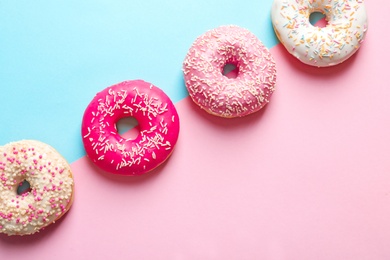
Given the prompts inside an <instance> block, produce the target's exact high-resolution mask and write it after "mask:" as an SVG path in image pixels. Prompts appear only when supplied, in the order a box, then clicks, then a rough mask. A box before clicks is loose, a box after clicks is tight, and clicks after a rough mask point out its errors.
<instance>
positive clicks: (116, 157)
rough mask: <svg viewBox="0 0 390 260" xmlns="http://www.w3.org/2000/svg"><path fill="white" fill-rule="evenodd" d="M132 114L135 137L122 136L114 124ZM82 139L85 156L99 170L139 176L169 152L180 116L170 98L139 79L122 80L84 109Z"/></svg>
mask: <svg viewBox="0 0 390 260" xmlns="http://www.w3.org/2000/svg"><path fill="white" fill-rule="evenodd" d="M124 117H134V118H135V119H136V120H137V121H138V124H139V134H138V136H137V137H136V138H135V139H125V138H123V137H122V136H121V135H120V134H119V133H118V131H117V127H116V123H117V122H118V120H119V119H121V118H124ZM81 132H82V139H83V143H84V147H85V150H86V152H87V156H88V157H89V158H90V159H91V160H92V161H93V162H94V163H95V164H96V165H97V166H98V167H99V168H101V169H102V170H104V171H107V172H110V173H113V174H120V175H130V176H131V175H141V174H144V173H146V172H149V171H151V170H153V169H155V168H156V167H157V166H159V165H160V164H162V163H163V162H164V161H165V160H166V159H167V158H168V157H169V156H170V155H171V153H172V151H173V148H174V147H175V145H176V142H177V139H178V136H179V116H178V114H177V111H176V109H175V106H174V104H173V103H172V101H171V100H170V99H169V97H168V96H167V95H166V94H165V93H164V92H163V91H162V90H161V89H159V88H157V87H156V86H154V85H152V84H151V83H148V82H145V81H142V80H133V81H124V82H121V83H119V84H116V85H113V86H111V87H108V88H106V89H104V90H103V91H101V92H99V93H97V94H96V96H95V97H94V99H93V100H92V101H91V103H90V104H89V105H88V107H87V108H86V110H85V113H84V117H83V121H82V129H81Z"/></svg>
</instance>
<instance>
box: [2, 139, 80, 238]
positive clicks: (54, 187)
mask: <svg viewBox="0 0 390 260" xmlns="http://www.w3.org/2000/svg"><path fill="white" fill-rule="evenodd" d="M24 181H27V182H28V183H29V184H30V190H29V191H27V192H25V193H22V194H18V187H19V185H20V184H21V183H22V182H24ZM73 185H74V184H73V176H72V172H71V169H70V166H69V164H68V163H67V162H66V160H65V159H64V158H63V157H62V156H61V155H60V154H59V153H58V152H57V151H56V150H55V149H54V148H52V147H51V146H49V145H47V144H44V143H42V142H39V141H33V140H25V141H19V142H13V143H9V144H7V145H5V146H3V147H0V233H4V234H7V235H30V234H33V233H35V232H38V231H39V230H41V229H43V228H45V227H46V226H48V225H49V224H51V223H54V222H55V221H56V220H58V219H60V218H61V217H62V216H63V215H64V214H65V213H66V212H67V211H68V210H69V209H70V206H71V205H72V202H73Z"/></svg>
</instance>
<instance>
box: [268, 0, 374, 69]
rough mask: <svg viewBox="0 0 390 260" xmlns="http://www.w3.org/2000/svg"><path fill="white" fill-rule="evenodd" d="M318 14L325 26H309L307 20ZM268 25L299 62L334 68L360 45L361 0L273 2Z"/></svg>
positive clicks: (364, 26)
mask: <svg viewBox="0 0 390 260" xmlns="http://www.w3.org/2000/svg"><path fill="white" fill-rule="evenodd" d="M314 12H321V13H323V14H324V15H325V19H326V20H327V25H326V27H323V28H320V27H316V26H313V25H312V24H311V23H310V21H309V17H310V15H311V14H312V13H314ZM271 16H272V23H273V26H274V30H275V32H276V35H277V36H278V38H279V40H280V41H281V42H282V43H283V45H284V46H285V47H286V49H287V50H288V51H289V52H290V53H291V54H292V55H293V56H295V57H296V58H298V59H299V60H300V61H302V62H303V63H306V64H308V65H312V66H317V67H327V66H333V65H337V64H339V63H341V62H343V61H345V60H347V59H348V58H349V57H351V56H352V55H353V54H354V53H355V52H356V51H357V50H358V49H359V48H360V46H361V44H362V42H363V40H364V38H365V35H366V32H367V28H368V23H367V12H366V8H365V5H364V1H363V0H343V1H341V0H274V3H273V6H272V11H271Z"/></svg>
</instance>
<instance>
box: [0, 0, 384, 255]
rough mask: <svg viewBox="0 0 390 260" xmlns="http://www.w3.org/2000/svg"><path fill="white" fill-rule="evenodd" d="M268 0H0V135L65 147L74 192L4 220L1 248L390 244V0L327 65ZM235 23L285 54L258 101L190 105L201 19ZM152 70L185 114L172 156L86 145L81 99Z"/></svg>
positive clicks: (314, 249)
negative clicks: (147, 157) (207, 108)
mask: <svg viewBox="0 0 390 260" xmlns="http://www.w3.org/2000/svg"><path fill="white" fill-rule="evenodd" d="M271 4H272V0H261V1H260V0H258V1H253V0H242V1H239V2H235V3H226V1H222V0H216V1H205V0H199V1H192V2H191V1H178V0H168V1H155V0H145V1H138V2H137V1H119V0H118V1H108V0H99V1H91V0H87V1H75V0H67V1H65V0H60V1H43V0H38V1H27V0H21V1H0V145H3V144H6V143H8V142H11V141H16V140H21V139H37V140H40V141H43V142H46V143H48V144H50V145H52V146H53V147H54V148H56V149H57V150H58V151H59V152H60V153H61V154H62V155H63V156H64V157H65V158H66V159H67V160H68V161H69V163H71V166H72V169H73V171H74V176H75V183H76V197H75V202H74V205H73V208H72V209H71V211H70V212H69V213H68V214H67V215H66V216H65V217H64V218H63V219H62V220H60V221H59V222H58V223H57V224H55V225H52V226H50V227H49V228H47V229H46V230H44V231H42V232H41V233H39V234H37V235H33V236H28V237H6V236H3V235H1V236H0V259H26V258H30V259H70V258H74V259H87V258H88V259H111V258H114V257H115V258H119V259H271V260H274V259H275V260H279V259H283V260H284V259H293V260H295V259H297V260H301V259H319V260H322V259H343V260H344V259H353V260H356V259H358V260H360V259H369V260H376V259H384V260H386V259H390V242H389V241H390V159H389V158H390V134H389V133H390V102H389V97H390V88H389V87H388V79H387V78H388V72H387V62H388V60H389V59H390V54H389V50H388V48H389V47H388V44H387V38H388V37H387V34H388V25H387V19H386V17H387V16H388V14H387V10H388V9H389V8H390V4H389V2H388V1H385V0H376V1H375V2H374V1H373V0H367V1H366V7H367V10H368V17H369V30H368V34H367V37H366V40H365V42H364V43H363V46H362V48H361V49H360V50H359V51H358V52H357V54H356V55H354V56H353V57H352V58H351V59H350V60H348V61H347V62H345V63H343V64H341V65H339V66H336V67H332V68H322V69H317V68H312V67H308V66H306V65H303V64H301V63H300V62H299V61H297V60H295V58H293V57H291V56H290V54H288V53H287V52H286V51H285V50H284V48H283V46H282V45H281V44H280V43H278V41H277V39H276V36H275V34H274V32H273V30H272V24H271V19H270V8H271ZM225 24H236V25H239V26H242V27H245V28H247V29H249V30H250V31H252V32H253V33H254V34H255V35H257V37H258V38H259V39H260V40H261V41H262V42H263V43H264V44H265V45H266V46H267V47H268V48H270V50H271V52H272V54H273V55H274V58H275V60H276V62H277V69H278V76H277V90H276V92H275V93H274V95H273V97H272V99H271V103H270V104H269V105H267V106H266V107H265V108H264V109H263V110H262V111H260V112H259V113H256V114H254V115H251V116H248V117H245V118H240V119H230V120H229V119H222V118H216V117H213V116H210V115H208V114H206V113H205V112H203V111H201V110H200V109H199V108H198V107H197V106H195V105H194V104H193V103H192V101H191V100H190V98H189V97H188V94H187V92H186V88H185V86H184V82H183V76H182V71H181V67H182V61H183V59H184V56H185V55H186V52H187V50H188V48H189V47H190V45H191V44H192V42H193V41H194V40H195V38H196V37H197V36H199V35H200V34H202V33H204V32H205V31H207V30H209V29H212V28H215V27H217V26H220V25H225ZM129 79H143V80H145V81H149V82H152V83H153V84H155V85H156V86H158V87H160V88H161V89H163V90H164V91H165V92H166V93H167V94H168V96H170V97H171V99H172V100H173V101H174V103H175V104H176V107H177V109H178V112H179V116H180V119H181V132H180V136H179V141H178V143H177V146H176V148H175V151H174V153H173V154H172V156H171V158H170V159H169V160H168V161H167V162H166V163H165V164H164V165H163V166H161V167H159V168H158V169H157V170H155V171H154V172H152V173H151V174H148V175H146V176H143V177H137V178H125V177H115V176H112V175H109V174H107V173H104V172H101V171H100V170H99V169H97V168H96V167H95V166H94V165H93V164H92V163H91V162H90V161H89V160H88V159H87V158H86V157H85V152H84V149H83V146H82V141H81V134H80V126H81V119H82V116H83V112H84V109H85V107H86V106H87V105H88V103H89V102H90V100H91V99H92V98H93V96H94V95H95V94H96V93H97V92H99V91H100V90H102V89H103V88H105V87H108V86H110V85H113V84H115V83H118V82H121V81H124V80H129Z"/></svg>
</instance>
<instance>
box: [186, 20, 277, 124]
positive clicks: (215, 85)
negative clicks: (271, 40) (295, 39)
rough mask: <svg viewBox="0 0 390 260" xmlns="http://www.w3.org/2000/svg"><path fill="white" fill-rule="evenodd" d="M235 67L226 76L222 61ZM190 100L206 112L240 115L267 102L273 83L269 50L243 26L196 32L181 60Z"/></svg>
mask: <svg viewBox="0 0 390 260" xmlns="http://www.w3.org/2000/svg"><path fill="white" fill-rule="evenodd" d="M228 64H230V65H233V66H235V67H236V68H237V69H238V73H237V77H235V78H229V77H227V76H225V75H224V73H223V71H224V68H225V66H226V65H228ZM183 72H184V79H185V84H186V87H187V89H188V92H189V94H190V96H191V98H192V100H193V101H194V102H195V104H197V105H198V106H200V107H201V108H202V109H204V110H205V111H206V112H208V113H210V114H212V115H216V116H220V117H225V118H232V117H242V116H246V115H249V114H251V113H254V112H256V111H259V110H260V109H261V108H262V107H264V106H265V105H266V104H268V102H269V100H270V98H271V95H272V93H273V92H274V89H275V84H276V67H275V61H274V59H273V57H272V55H271V53H270V51H269V50H268V49H267V48H266V47H265V46H264V45H263V44H262V42H261V41H260V40H259V39H258V38H257V37H256V36H255V35H254V34H253V33H251V32H250V31H248V30H247V29H244V28H241V27H239V26H235V25H228V26H220V27H218V28H216V29H213V30H210V31H207V32H206V33H205V34H203V35H201V36H199V37H198V38H197V39H196V40H195V42H194V43H193V44H192V46H191V48H190V49H189V51H188V53H187V56H186V57H185V59H184V63H183Z"/></svg>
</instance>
